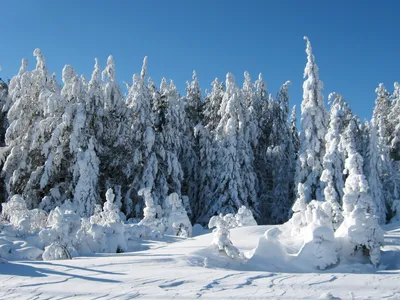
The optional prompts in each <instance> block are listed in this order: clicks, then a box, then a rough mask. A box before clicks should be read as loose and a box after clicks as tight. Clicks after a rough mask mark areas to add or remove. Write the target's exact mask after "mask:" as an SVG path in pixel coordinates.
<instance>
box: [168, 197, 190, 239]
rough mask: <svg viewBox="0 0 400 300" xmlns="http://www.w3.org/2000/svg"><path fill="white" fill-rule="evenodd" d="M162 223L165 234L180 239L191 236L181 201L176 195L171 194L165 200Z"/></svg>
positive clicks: (188, 222) (188, 221) (187, 218)
mask: <svg viewBox="0 0 400 300" xmlns="http://www.w3.org/2000/svg"><path fill="white" fill-rule="evenodd" d="M163 221H164V224H165V229H166V231H165V232H166V234H170V235H175V236H181V237H191V236H192V224H191V223H190V220H189V217H188V215H187V212H186V210H185V208H184V207H183V203H182V199H181V198H179V196H178V194H177V193H172V194H170V195H169V196H168V197H167V199H165V202H164V219H163Z"/></svg>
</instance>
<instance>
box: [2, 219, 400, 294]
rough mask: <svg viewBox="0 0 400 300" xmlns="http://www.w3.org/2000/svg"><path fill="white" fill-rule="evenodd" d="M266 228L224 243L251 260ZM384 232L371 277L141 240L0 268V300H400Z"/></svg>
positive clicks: (389, 239)
mask: <svg viewBox="0 0 400 300" xmlns="http://www.w3.org/2000/svg"><path fill="white" fill-rule="evenodd" d="M270 227H271V226H253V227H242V228H236V229H233V230H231V239H232V241H233V243H234V245H235V246H237V247H238V248H239V249H240V250H242V251H244V252H245V254H246V255H247V256H248V257H250V256H251V255H252V254H253V253H252V250H253V249H255V248H256V247H257V245H258V240H259V238H260V237H262V236H263V234H264V233H265V231H266V230H267V229H268V228H270ZM384 229H385V230H386V232H385V246H384V247H383V249H382V250H383V254H382V260H381V262H382V265H381V267H380V268H378V270H377V269H374V268H373V267H372V266H371V265H362V264H353V265H346V266H341V265H339V266H338V267H335V268H331V269H329V270H325V271H321V272H318V271H313V272H304V271H302V270H301V268H299V266H295V265H293V266H292V267H290V265H289V266H288V265H285V266H280V262H279V261H278V260H277V261H275V263H274V260H273V259H270V258H269V259H268V258H267V257H271V256H272V257H273V255H271V254H273V253H266V252H268V251H273V250H272V249H268V248H266V249H262V248H259V249H258V250H263V251H265V256H264V255H263V253H260V252H262V251H258V253H257V255H256V256H254V257H253V259H251V260H250V261H248V262H247V263H246V264H243V263H240V262H235V261H233V260H232V259H230V258H228V257H224V256H219V255H218V254H217V253H215V252H214V251H213V250H212V249H211V248H210V247H209V246H210V244H211V241H212V238H213V237H212V234H204V235H201V236H197V237H194V238H190V239H183V238H173V237H166V238H164V239H163V240H162V241H160V240H146V241H144V245H143V247H144V248H147V250H143V251H139V252H132V253H122V254H112V255H104V254H103V255H98V256H96V257H79V258H74V259H72V260H59V261H52V262H47V261H46V262H43V261H13V262H9V263H5V264H1V263H0V299H67V298H71V299H77V298H81V299H134V298H143V299H165V298H175V299H193V298H201V299H209V298H213V299H228V298H229V299H231V298H234V299H268V298H269V299H400V284H399V283H400V223H398V224H393V225H387V226H386V227H385V228H384ZM292 243H294V244H293V248H297V246H296V245H295V240H294V242H293V241H292ZM288 249H289V252H290V245H288ZM280 268H281V270H279V269H280ZM304 268H306V269H307V268H308V266H304Z"/></svg>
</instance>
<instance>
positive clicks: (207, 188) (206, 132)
mask: <svg viewBox="0 0 400 300" xmlns="http://www.w3.org/2000/svg"><path fill="white" fill-rule="evenodd" d="M211 85H212V90H211V92H210V93H208V94H207V96H206V98H205V101H204V105H203V110H202V115H203V121H202V123H201V124H198V125H197V126H196V127H195V135H196V138H197V139H198V140H199V163H200V164H199V168H200V169H199V183H200V187H199V200H198V202H197V205H195V206H194V207H193V209H194V214H195V215H197V216H198V218H197V219H198V222H200V223H207V222H208V221H209V216H208V212H207V211H206V210H205V207H209V206H210V205H211V203H212V201H213V200H214V197H216V195H214V191H215V190H216V184H217V177H216V174H215V171H216V155H217V146H216V142H215V129H216V127H217V125H218V123H219V120H220V116H219V113H218V112H219V109H220V106H221V102H222V98H223V93H224V85H223V84H222V83H219V81H218V79H217V78H216V79H215V80H214V81H213V82H212V83H211Z"/></svg>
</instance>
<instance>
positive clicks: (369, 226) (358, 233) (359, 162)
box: [335, 121, 383, 265]
mask: <svg viewBox="0 0 400 300" xmlns="http://www.w3.org/2000/svg"><path fill="white" fill-rule="evenodd" d="M356 130H357V125H356V124H355V122H354V121H351V122H350V123H349V125H348V127H347V129H346V132H345V135H346V136H347V139H346V141H347V143H346V149H347V153H348V157H347V158H346V161H345V170H346V171H347V172H348V177H347V179H346V182H345V188H344V195H343V215H344V221H343V223H342V224H341V225H340V227H339V228H338V229H337V231H336V233H335V236H336V237H338V238H341V239H342V252H343V253H344V254H345V255H346V254H347V255H349V254H353V252H356V251H362V252H363V253H364V254H366V255H367V256H369V259H370V260H371V262H372V263H373V264H374V265H378V264H379V261H380V246H381V245H382V244H383V232H382V230H381V228H380V227H379V224H378V222H377V216H375V215H374V206H375V204H374V200H373V198H372V197H371V196H370V195H369V190H370V187H369V185H368V181H367V179H366V178H365V176H364V173H363V158H362V157H361V155H360V154H359V153H358V152H357V146H356V143H355V139H354V132H355V131H356ZM372 189H373V188H371V191H372ZM348 244H349V245H348Z"/></svg>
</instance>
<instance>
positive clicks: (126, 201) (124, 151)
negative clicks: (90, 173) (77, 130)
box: [88, 56, 133, 216]
mask: <svg viewBox="0 0 400 300" xmlns="http://www.w3.org/2000/svg"><path fill="white" fill-rule="evenodd" d="M115 70H116V69H115V62H114V59H113V57H112V56H109V57H108V59H107V65H106V67H105V69H104V70H103V72H102V73H101V75H102V80H101V81H100V80H99V78H98V76H99V72H100V71H96V67H95V73H93V75H92V81H93V82H94V81H97V82H96V84H94V83H93V85H94V88H95V91H94V92H93V95H91V97H92V100H91V103H92V107H93V106H94V104H95V103H99V106H100V107H97V110H95V111H93V113H91V116H90V117H88V120H90V121H92V122H93V123H92V124H91V123H89V124H91V126H92V128H94V129H95V128H96V127H97V129H96V130H95V134H96V135H95V136H96V151H97V154H98V156H99V158H100V179H99V193H100V196H101V197H102V200H103V201H105V200H106V199H104V195H105V194H106V190H107V189H109V188H112V189H113V190H114V191H115V192H117V198H121V201H122V209H123V211H124V212H125V213H126V215H127V216H131V215H132V214H133V203H132V199H131V194H130V193H129V184H130V183H131V178H130V175H131V173H130V172H131V168H130V166H131V165H130V164H129V163H130V162H131V160H132V154H131V153H132V142H131V141H132V139H131V127H130V125H131V124H130V116H129V111H128V110H127V108H126V104H125V99H124V97H123V95H122V92H121V88H120V86H119V84H118V82H117V79H116V72H115ZM98 87H99V88H100V90H99V91H98ZM94 109H96V106H94Z"/></svg>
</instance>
